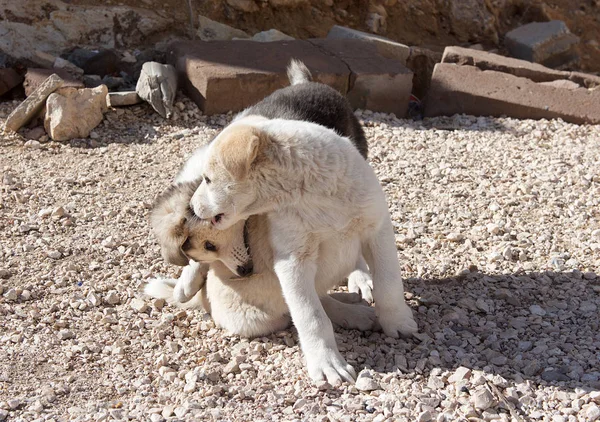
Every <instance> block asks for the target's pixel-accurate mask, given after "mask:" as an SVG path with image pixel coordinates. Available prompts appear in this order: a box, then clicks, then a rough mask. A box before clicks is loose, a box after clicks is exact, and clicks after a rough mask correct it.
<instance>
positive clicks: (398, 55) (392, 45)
mask: <svg viewBox="0 0 600 422" xmlns="http://www.w3.org/2000/svg"><path fill="white" fill-rule="evenodd" d="M327 39H331V40H339V39H354V40H361V41H365V42H370V43H372V44H373V45H375V47H376V48H377V51H378V52H379V54H381V55H382V56H384V57H387V58H389V59H395V60H398V61H400V63H402V64H404V65H406V61H407V59H408V57H409V56H410V47H409V46H407V45H404V44H401V43H399V42H396V41H392V40H390V39H389V38H385V37H382V36H379V35H373V34H369V33H367V32H362V31H357V30H356V29H351V28H346V27H345V26H339V25H334V26H333V27H332V28H331V29H330V30H329V33H328V34H327Z"/></svg>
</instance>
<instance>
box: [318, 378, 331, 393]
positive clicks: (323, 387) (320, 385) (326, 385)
mask: <svg viewBox="0 0 600 422" xmlns="http://www.w3.org/2000/svg"><path fill="white" fill-rule="evenodd" d="M331 388H332V386H331V384H329V383H328V382H327V381H323V380H321V381H317V389H318V390H319V391H328V390H331Z"/></svg>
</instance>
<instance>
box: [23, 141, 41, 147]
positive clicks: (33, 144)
mask: <svg viewBox="0 0 600 422" xmlns="http://www.w3.org/2000/svg"><path fill="white" fill-rule="evenodd" d="M41 147H42V144H40V143H39V141H34V140H29V141H27V142H25V148H29V149H40V148H41Z"/></svg>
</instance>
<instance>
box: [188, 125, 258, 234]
mask: <svg viewBox="0 0 600 422" xmlns="http://www.w3.org/2000/svg"><path fill="white" fill-rule="evenodd" d="M268 142H269V137H268V135H267V134H266V133H264V132H262V131H261V130H260V129H257V128H256V127H253V126H250V125H245V124H241V123H240V124H232V125H231V126H229V127H228V128H226V129H225V130H224V131H223V132H221V134H220V135H219V136H217V138H216V139H215V140H214V141H213V142H212V144H211V145H210V147H209V150H208V152H207V159H206V163H205V167H204V176H203V179H202V181H201V183H200V186H199V187H198V189H196V192H195V193H194V195H193V197H192V200H191V202H190V204H191V206H192V207H193V209H194V212H195V214H196V215H197V216H198V217H200V218H202V219H207V220H211V221H212V223H213V225H214V226H215V227H216V228H218V229H220V230H223V229H227V228H229V227H231V226H232V225H233V224H235V223H237V222H238V221H240V220H241V219H245V218H247V217H248V216H249V213H247V211H248V208H249V206H250V205H252V204H253V203H254V202H255V201H256V199H257V197H258V195H257V194H258V192H257V191H256V183H253V180H252V173H253V169H254V166H255V164H256V163H257V162H258V161H260V160H261V158H262V156H263V154H262V152H263V151H264V149H265V148H266V146H267V144H268Z"/></svg>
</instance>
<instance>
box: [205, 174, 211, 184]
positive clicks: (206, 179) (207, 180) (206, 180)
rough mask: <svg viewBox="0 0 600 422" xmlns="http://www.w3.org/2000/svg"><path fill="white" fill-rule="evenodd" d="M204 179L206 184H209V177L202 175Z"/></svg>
mask: <svg viewBox="0 0 600 422" xmlns="http://www.w3.org/2000/svg"><path fill="white" fill-rule="evenodd" d="M204 181H205V182H206V184H207V185H210V179H209V178H208V177H206V176H204Z"/></svg>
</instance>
